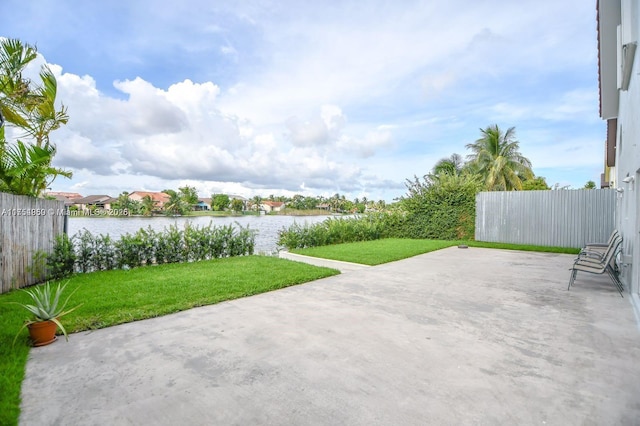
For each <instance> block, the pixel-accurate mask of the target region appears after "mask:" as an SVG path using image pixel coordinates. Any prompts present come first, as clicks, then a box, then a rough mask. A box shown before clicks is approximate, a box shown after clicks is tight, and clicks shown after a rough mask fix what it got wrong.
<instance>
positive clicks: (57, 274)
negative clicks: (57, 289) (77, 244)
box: [47, 234, 76, 279]
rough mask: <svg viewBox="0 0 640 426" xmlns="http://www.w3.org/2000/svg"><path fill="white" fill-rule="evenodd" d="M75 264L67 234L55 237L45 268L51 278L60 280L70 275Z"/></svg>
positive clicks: (71, 242) (74, 255)
mask: <svg viewBox="0 0 640 426" xmlns="http://www.w3.org/2000/svg"><path fill="white" fill-rule="evenodd" d="M75 263H76V253H75V251H74V248H73V241H71V239H70V238H69V236H68V235H67V234H62V235H58V236H56V240H55V243H54V245H53V252H52V253H51V254H49V255H48V256H47V268H48V270H49V273H50V274H51V277H52V278H53V279H60V278H64V277H68V276H70V275H72V274H73V269H74V265H75Z"/></svg>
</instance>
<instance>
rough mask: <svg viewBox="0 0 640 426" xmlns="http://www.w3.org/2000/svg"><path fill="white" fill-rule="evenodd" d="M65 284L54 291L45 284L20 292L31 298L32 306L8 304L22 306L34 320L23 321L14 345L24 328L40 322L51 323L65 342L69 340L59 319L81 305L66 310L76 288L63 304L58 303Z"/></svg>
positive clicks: (48, 284)
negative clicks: (60, 332) (55, 326)
mask: <svg viewBox="0 0 640 426" xmlns="http://www.w3.org/2000/svg"><path fill="white" fill-rule="evenodd" d="M67 284H68V282H67V283H66V284H64V285H60V284H58V287H57V288H56V289H55V290H52V288H51V284H50V283H49V282H47V283H46V284H44V285H42V286H37V287H34V288H32V289H30V290H22V291H24V292H25V293H27V294H28V295H29V297H31V299H32V300H33V303H34V304H33V305H32V304H26V303H19V302H10V303H13V304H16V305H19V306H22V307H23V308H25V309H26V310H27V311H29V313H31V314H32V315H33V316H34V319H30V320H27V321H25V323H24V324H23V325H22V327H21V328H20V330H18V334H16V337H15V338H14V340H13V343H14V344H15V341H16V339H17V338H18V335H19V334H20V332H21V331H22V330H24V328H25V327H28V326H29V325H30V324H35V323H37V322H42V321H53V322H54V323H55V324H56V325H57V326H58V328H59V329H60V331H62V334H64V337H65V338H66V339H67V341H68V340H69V336H68V335H67V330H66V329H65V328H64V326H63V325H62V323H61V322H60V318H61V317H63V316H65V315H67V314H69V313H71V312H73V311H74V310H76V309H78V308H79V307H80V306H81V305H78V306H76V307H74V308H71V309H66V307H67V303H69V299H70V298H71V296H73V293H75V292H76V290H77V288H76V290H74V291H73V292H71V294H70V295H69V296H67V298H66V300H65V301H64V302H63V303H60V297H61V296H62V293H64V290H65V288H66V287H67ZM65 309H66V310H65Z"/></svg>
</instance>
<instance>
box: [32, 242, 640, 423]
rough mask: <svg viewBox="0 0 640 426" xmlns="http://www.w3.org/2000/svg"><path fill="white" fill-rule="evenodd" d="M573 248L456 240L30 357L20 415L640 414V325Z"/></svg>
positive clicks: (531, 418)
mask: <svg viewBox="0 0 640 426" xmlns="http://www.w3.org/2000/svg"><path fill="white" fill-rule="evenodd" d="M571 260H572V256H568V255H556V254H542V253H525V252H514V251H500V250H489V249H477V248H470V249H466V250H463V249H458V248H455V247H454V248H449V249H445V250H440V251H437V252H434V253H429V254H426V255H421V256H417V257H414V258H411V259H407V260H403V261H400V262H394V263H391V264H386V265H381V266H376V267H371V268H366V269H362V270H359V271H353V272H350V273H348V274H343V275H339V276H335V277H331V278H326V279H323V280H318V281H315V282H312V283H309V284H305V285H300V286H295V287H290V288H286V289H283V290H279V291H275V292H271V293H266V294H261V295H258V296H254V297H249V298H245V299H240V300H234V301H230V302H224V303H220V304H218V305H214V306H209V307H204V308H198V309H192V310H190V311H187V312H183V313H179V314H175V315H170V316H167V317H162V318H155V319H151V320H146V321H139V322H135V323H131V324H125V325H121V326H117V327H111V328H108V329H103V330H98V331H94V332H86V333H77V334H73V335H71V336H70V341H69V342H68V343H66V342H64V340H62V341H59V342H56V343H55V344H53V345H50V346H47V347H44V348H39V349H34V350H32V351H31V354H30V359H29V361H28V364H27V372H26V379H25V381H24V384H23V390H22V401H23V403H22V416H21V419H20V423H21V424H22V425H38V426H40V425H425V424H452V425H459V424H491V425H493V424H508V425H513V424H518V425H523V424H525V425H529V424H531V425H540V424H548V425H550V424H553V425H578V424H594V425H599V424H637V422H638V419H640V398H639V397H638V396H639V395H640V332H639V330H638V325H637V324H636V321H635V317H634V314H633V311H632V308H631V304H630V303H629V301H628V299H627V298H625V299H623V298H621V297H620V296H619V294H618V293H617V291H616V290H615V288H614V287H613V285H611V284H610V283H609V282H608V281H607V278H606V277H600V276H589V275H587V274H579V275H578V280H577V281H576V285H575V287H574V288H573V289H572V290H571V291H570V292H567V291H566V285H567V281H568V278H569V271H568V268H569V266H570V265H571Z"/></svg>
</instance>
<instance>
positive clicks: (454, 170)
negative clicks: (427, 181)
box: [432, 153, 464, 176]
mask: <svg viewBox="0 0 640 426" xmlns="http://www.w3.org/2000/svg"><path fill="white" fill-rule="evenodd" d="M463 167H464V160H463V159H462V155H460V154H455V153H454V154H451V156H450V157H448V158H442V159H440V160H439V161H438V162H437V163H436V165H435V166H433V171H432V173H433V175H435V176H440V175H443V174H447V175H459V174H460V173H461V172H462V168H463Z"/></svg>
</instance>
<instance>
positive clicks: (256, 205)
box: [251, 195, 262, 211]
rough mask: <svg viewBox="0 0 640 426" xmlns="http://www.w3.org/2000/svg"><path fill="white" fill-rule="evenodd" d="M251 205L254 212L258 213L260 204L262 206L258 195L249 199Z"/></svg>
mask: <svg viewBox="0 0 640 426" xmlns="http://www.w3.org/2000/svg"><path fill="white" fill-rule="evenodd" d="M251 201H252V203H253V208H254V209H255V211H259V210H260V204H262V197H261V196H259V195H256V196H255V197H253V198H252V199H251Z"/></svg>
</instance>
